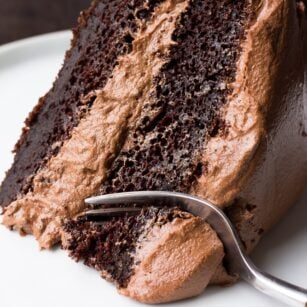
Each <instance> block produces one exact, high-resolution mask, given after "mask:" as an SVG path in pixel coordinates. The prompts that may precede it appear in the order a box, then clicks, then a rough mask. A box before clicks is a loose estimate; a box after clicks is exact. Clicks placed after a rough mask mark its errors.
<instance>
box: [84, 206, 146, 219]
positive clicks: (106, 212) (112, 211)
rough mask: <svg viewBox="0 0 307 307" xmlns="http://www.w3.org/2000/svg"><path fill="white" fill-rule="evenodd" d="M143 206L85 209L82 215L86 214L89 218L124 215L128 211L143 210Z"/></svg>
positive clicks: (136, 211) (131, 212)
mask: <svg viewBox="0 0 307 307" xmlns="http://www.w3.org/2000/svg"><path fill="white" fill-rule="evenodd" d="M141 210H142V209H141V208H132V207H124V208H121V207H116V208H106V209H103V208H102V209H93V210H88V211H85V212H84V213H82V214H81V216H86V217H87V218H95V217H97V218H103V217H114V216H122V215H124V214H126V213H128V214H137V213H139V212H140V211H141Z"/></svg>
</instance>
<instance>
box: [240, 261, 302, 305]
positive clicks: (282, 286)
mask: <svg viewBox="0 0 307 307" xmlns="http://www.w3.org/2000/svg"><path fill="white" fill-rule="evenodd" d="M241 277H242V279H244V280H245V281H247V282H248V283H249V284H251V285H252V286H253V287H254V288H256V289H258V290H259V291H261V292H263V293H265V294H267V295H269V296H271V297H274V298H275V299H278V300H279V301H281V302H283V303H286V304H288V305H290V306H300V307H307V289H304V288H301V287H298V286H296V285H293V284H290V283H288V282H286V281H284V280H281V279H279V278H277V277H274V276H272V275H270V274H267V273H265V272H262V271H260V270H259V269H258V268H256V266H254V265H253V264H252V263H251V262H249V271H248V272H245V274H242V275H241Z"/></svg>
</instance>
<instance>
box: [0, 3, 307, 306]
mask: <svg viewBox="0 0 307 307" xmlns="http://www.w3.org/2000/svg"><path fill="white" fill-rule="evenodd" d="M303 18H305V17H304V3H303V2H302V1H295V0H286V1H283V0H270V1H262V0H256V1H252V0H242V1H230V0H214V1H213V0H121V1H117V0H113V1H106V0H96V1H94V2H93V3H92V5H91V7H90V8H89V9H88V10H87V11H86V12H84V13H82V14H81V16H80V19H79V25H78V27H77V28H76V29H75V30H74V38H73V40H72V46H71V49H70V50H69V51H68V52H67V54H66V58H65V62H64V65H63V67H62V69H61V71H60V73H59V75H58V78H57V79H56V81H55V83H54V85H53V87H52V89H51V90H50V91H49V92H48V93H47V94H46V96H44V97H43V98H41V99H40V102H39V104H38V105H37V107H36V108H35V109H34V110H33V112H32V113H31V114H30V116H29V118H28V119H27V121H26V127H25V129H24V131H23V134H22V136H21V139H20V140H19V142H18V143H17V145H16V148H15V160H14V164H13V166H12V168H11V169H10V170H9V171H8V173H7V176H6V178H5V180H4V182H3V183H2V186H1V193H0V203H1V205H2V206H3V207H4V208H5V210H4V216H3V223H4V225H6V226H8V227H10V228H12V229H16V230H19V231H20V232H21V233H31V234H33V235H34V236H35V237H36V238H37V240H38V241H39V244H40V246H41V247H43V248H50V247H52V246H53V245H54V244H55V243H57V242H60V241H62V245H63V247H64V248H65V249H67V250H68V251H69V253H70V255H71V256H72V257H73V258H75V259H76V260H83V261H84V262H85V263H86V264H87V265H89V266H91V267H94V268H95V269H97V270H98V271H100V272H101V274H102V276H103V277H105V278H107V279H109V280H111V281H113V282H114V283H115V284H116V285H117V286H118V287H119V289H120V292H121V293H123V294H125V295H128V296H130V297H133V298H135V299H137V300H140V301H143V302H148V303H159V302H166V301H171V300H176V299H182V298H185V297H190V296H194V295H197V294H199V293H200V292H201V291H202V290H203V289H204V288H205V287H206V286H207V284H208V283H209V282H211V283H219V284H221V283H225V282H227V281H229V280H230V279H231V278H230V277H229V276H227V274H226V272H225V269H224V268H223V267H222V265H221V263H222V258H223V248H222V244H221V242H220V241H219V239H218V237H217V235H216V234H215V232H214V230H212V229H211V228H210V226H209V225H207V224H206V223H205V222H203V221H202V220H200V219H199V218H197V217H194V216H192V215H191V214H189V213H185V212H181V211H179V210H178V209H176V208H166V207H165V208H155V207H152V208H149V209H146V210H143V211H142V212H141V213H140V214H139V215H137V216H132V217H131V216H129V217H128V216H125V217H118V218H113V219H111V220H109V221H106V222H104V223H101V224H95V223H91V222H87V221H85V220H83V219H82V218H81V219H80V218H77V219H75V217H76V215H77V214H78V213H80V212H82V210H84V199H85V198H86V197H88V196H92V195H97V194H101V193H103V194H104V193H112V192H120V191H133V190H170V191H181V192H187V193H192V194H195V195H199V196H201V197H204V198H207V199H209V200H211V201H212V202H214V203H215V204H216V205H218V206H220V207H222V208H225V212H226V213H227V214H228V216H229V217H230V219H231V220H232V221H233V223H234V224H235V225H236V227H237V229H238V231H239V234H240V236H241V239H242V241H243V243H244V245H245V247H246V248H247V250H248V251H250V250H251V249H252V248H253V247H254V246H255V245H256V243H257V242H258V240H259V238H260V237H261V235H262V234H263V233H264V232H265V231H267V230H268V229H269V228H270V227H271V226H272V225H273V224H274V223H276V222H277V221H278V220H279V219H280V218H281V216H282V215H283V214H284V213H285V212H286V210H287V209H288V208H289V207H290V206H291V205H292V204H293V203H294V201H295V199H296V197H297V196H298V195H299V193H300V191H301V190H302V188H303V186H304V185H305V183H306V179H307V178H306V174H307V170H306V166H307V161H306V157H307V153H306V149H307V146H306V138H304V137H303V135H304V125H305V123H304V117H303V106H304V100H303V88H304V73H303V67H304V58H303V27H304V26H305V25H306V23H305V22H304V20H303ZM305 86H306V85H305Z"/></svg>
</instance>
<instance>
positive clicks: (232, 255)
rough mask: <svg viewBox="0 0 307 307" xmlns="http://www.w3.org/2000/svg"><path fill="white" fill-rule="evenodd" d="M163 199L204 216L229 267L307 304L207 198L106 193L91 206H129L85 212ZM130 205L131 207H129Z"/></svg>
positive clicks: (119, 211)
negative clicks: (257, 259)
mask: <svg viewBox="0 0 307 307" xmlns="http://www.w3.org/2000/svg"><path fill="white" fill-rule="evenodd" d="M157 202H160V203H161V202H163V203H164V204H168V205H176V206H177V207H179V208H181V209H182V210H184V211H188V212H190V213H192V214H194V215H195V216H199V217H201V218H202V219H203V220H205V221H206V222H207V223H208V224H210V225H211V226H212V228H213V229H214V230H215V231H216V233H217V234H218V236H219V238H220V239H221V241H222V242H223V244H224V248H225V252H226V258H225V260H226V262H227V269H228V271H229V273H230V274H232V275H237V276H239V277H240V278H241V279H243V280H245V281H246V282H248V283H249V284H250V285H252V286H253V287H254V288H256V289H258V290H259V291H261V292H263V293H265V294H267V295H269V296H271V297H274V298H276V299H278V300H280V301H282V302H284V303H286V304H289V305H291V306H305V307H307V290H306V289H303V288H301V287H298V286H295V285H293V284H290V283H288V282H286V281H283V280H281V279H278V278H276V277H274V276H272V275H269V274H267V273H265V272H262V271H261V270H259V269H258V268H257V267H256V266H255V265H254V264H253V262H252V261H251V259H250V258H249V257H248V256H247V255H246V254H245V252H244V249H243V247H242V243H241V240H240V239H239V236H238V234H237V232H236V230H235V228H234V226H233V225H232V223H231V222H230V220H229V219H228V218H227V216H226V215H225V214H224V212H223V211H222V210H221V209H219V208H218V207H216V206H215V205H213V204H212V203H210V202H209V201H207V200H204V199H201V198H199V197H195V196H192V195H188V194H184V193H176V192H164V191H140V192H123V193H114V194H106V195H102V196H97V197H92V198H88V199H86V200H85V203H86V204H89V205H103V204H104V205H118V204H121V205H125V207H115V208H107V209H105V208H100V209H93V210H88V211H86V212H85V213H84V215H85V216H86V217H87V218H88V219H89V220H91V219H96V218H103V217H112V216H116V215H123V214H127V213H128V214H136V213H138V212H139V211H140V210H141V208H136V207H133V206H131V205H132V204H136V203H141V204H142V205H143V206H150V205H155V203H157ZM129 205H130V206H129Z"/></svg>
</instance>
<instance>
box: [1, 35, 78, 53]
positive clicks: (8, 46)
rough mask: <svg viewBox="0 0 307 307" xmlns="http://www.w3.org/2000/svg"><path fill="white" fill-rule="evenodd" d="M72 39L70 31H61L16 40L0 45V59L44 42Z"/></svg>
mask: <svg viewBox="0 0 307 307" xmlns="http://www.w3.org/2000/svg"><path fill="white" fill-rule="evenodd" d="M71 37H72V31H71V30H61V31H55V32H49V33H45V34H40V35H34V36H29V37H26V38H22V39H18V40H15V41H12V42H8V43H5V44H2V45H0V57H2V56H4V55H5V54H7V53H8V52H11V51H13V50H15V49H20V48H33V47H34V46H35V45H37V44H42V43H44V42H46V43H50V42H53V41H57V42H58V41H59V40H70V39H71Z"/></svg>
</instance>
